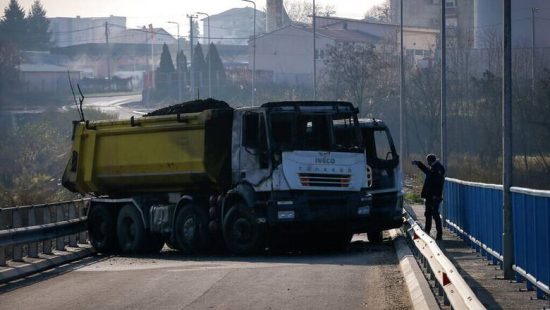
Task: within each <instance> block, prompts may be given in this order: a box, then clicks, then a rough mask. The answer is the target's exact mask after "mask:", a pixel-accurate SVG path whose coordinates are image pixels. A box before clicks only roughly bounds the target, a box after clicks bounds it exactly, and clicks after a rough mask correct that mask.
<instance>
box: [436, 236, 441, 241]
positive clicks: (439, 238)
mask: <svg viewBox="0 0 550 310" xmlns="http://www.w3.org/2000/svg"><path fill="white" fill-rule="evenodd" d="M435 240H443V236H437V237H435Z"/></svg>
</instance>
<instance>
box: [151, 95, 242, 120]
mask: <svg viewBox="0 0 550 310" xmlns="http://www.w3.org/2000/svg"><path fill="white" fill-rule="evenodd" d="M209 109H232V108H231V107H230V106H229V104H227V102H225V101H220V100H216V99H212V98H208V99H198V100H192V101H187V102H184V103H180V104H175V105H171V106H168V107H165V108H161V109H158V110H155V111H152V112H149V113H148V114H146V115H145V116H159V115H169V114H183V113H198V112H202V111H204V110H209Z"/></svg>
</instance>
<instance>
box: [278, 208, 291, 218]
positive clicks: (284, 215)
mask: <svg viewBox="0 0 550 310" xmlns="http://www.w3.org/2000/svg"><path fill="white" fill-rule="evenodd" d="M277 218H279V219H280V220H293V219H294V211H292V210H290V211H279V212H277Z"/></svg>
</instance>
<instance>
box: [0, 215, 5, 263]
mask: <svg viewBox="0 0 550 310" xmlns="http://www.w3.org/2000/svg"><path fill="white" fill-rule="evenodd" d="M5 222H6V221H5V212H2V209H0V230H2V229H6V228H7V223H5ZM2 266H6V248H4V247H0V267H2Z"/></svg>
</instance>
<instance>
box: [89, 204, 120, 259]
mask: <svg viewBox="0 0 550 310" xmlns="http://www.w3.org/2000/svg"><path fill="white" fill-rule="evenodd" d="M88 234H89V237H90V243H91V244H92V246H93V247H94V248H95V249H96V250H97V251H98V252H101V253H109V252H111V251H114V250H115V248H116V245H117V239H116V226H115V219H114V216H113V215H112V213H111V212H110V210H109V208H107V207H106V206H101V205H98V206H94V208H93V209H92V211H91V212H90V214H89V215H88Z"/></svg>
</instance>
